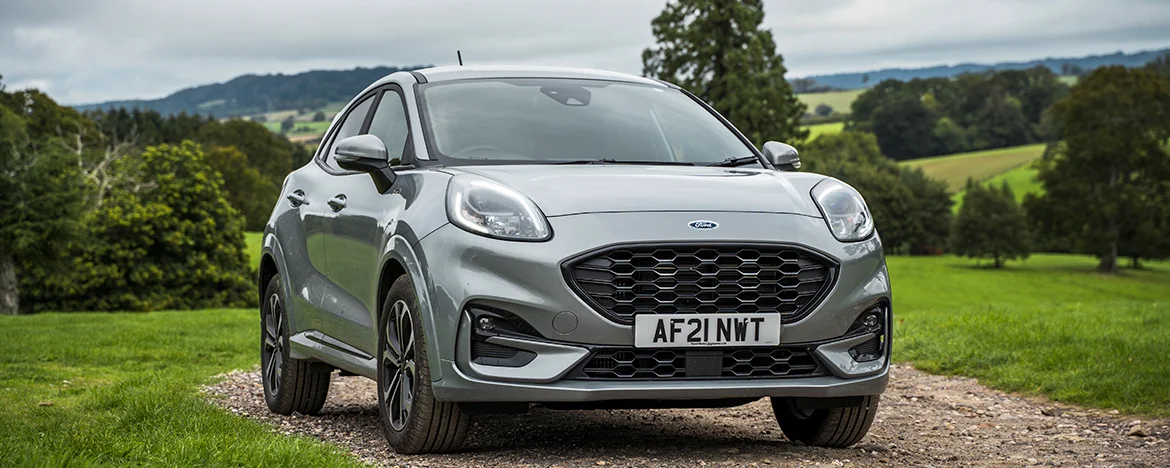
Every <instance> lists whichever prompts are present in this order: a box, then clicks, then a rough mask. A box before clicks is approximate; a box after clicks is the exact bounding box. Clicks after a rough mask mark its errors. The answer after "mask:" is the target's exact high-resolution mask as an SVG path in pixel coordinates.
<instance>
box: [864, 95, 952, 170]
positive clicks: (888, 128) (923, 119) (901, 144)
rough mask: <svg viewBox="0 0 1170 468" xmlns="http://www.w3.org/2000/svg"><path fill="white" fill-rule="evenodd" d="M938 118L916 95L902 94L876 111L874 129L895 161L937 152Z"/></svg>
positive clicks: (880, 141) (882, 145)
mask: <svg viewBox="0 0 1170 468" xmlns="http://www.w3.org/2000/svg"><path fill="white" fill-rule="evenodd" d="M936 120H937V117H936V116H935V114H934V113H933V112H931V111H930V109H928V108H927V107H926V105H925V104H923V102H922V100H921V99H920V98H919V97H917V96H914V95H909V94H907V95H902V96H901V97H899V98H897V99H895V100H892V101H891V102H887V103H885V104H884V105H882V106H881V107H880V108H878V109H877V111H875V112H874V113H873V121H872V124H871V125H872V127H871V128H872V130H873V133H874V136H876V137H877V141H878V145H879V146H880V147H881V149H882V153H884V154H886V155H889V156H890V157H891V158H894V159H895V160H903V159H914V158H921V157H924V156H931V155H934V154H937V152H936V150H935V148H936V145H935V140H934V126H935V121H936Z"/></svg>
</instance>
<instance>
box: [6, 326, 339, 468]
mask: <svg viewBox="0 0 1170 468" xmlns="http://www.w3.org/2000/svg"><path fill="white" fill-rule="evenodd" d="M257 322H258V319H257V314H256V312H255V311H252V310H204V311H190V312H155V313H147V314H129V313H121V314H105V313H72V314H41V315H34V316H23V317H0V333H3V335H4V339H3V340H0V403H2V404H3V406H4V411H0V460H3V462H2V463H0V465H5V466H30V465H31V466H36V465H39V466H67V465H69V466H72V465H118V466H126V465H157V466H194V465H217V466H353V465H356V463H355V462H354V461H353V460H351V459H349V458H348V457H346V456H344V455H342V454H341V453H340V452H338V451H337V450H335V449H334V448H332V447H331V446H328V445H325V444H322V443H320V442H318V441H316V440H313V439H308V438H304V437H287V436H283V435H280V434H278V433H276V432H273V431H272V430H270V429H269V428H268V427H266V426H264V425H262V424H260V423H256V422H253V421H250V420H245V419H243V418H240V417H237V416H234V415H232V414H230V413H226V412H224V411H222V410H220V409H218V408H216V407H214V406H211V405H209V404H207V403H206V402H204V401H203V398H202V397H201V396H199V395H198V394H197V391H196V389H197V387H198V386H199V385H200V384H203V383H205V382H207V381H208V376H211V375H215V374H219V373H222V372H226V371H229V370H232V369H240V368H249V367H252V366H255V365H256V364H257V359H258V357H257V356H258V349H257V348H258V345H257V338H256V335H257V333H256V330H257Z"/></svg>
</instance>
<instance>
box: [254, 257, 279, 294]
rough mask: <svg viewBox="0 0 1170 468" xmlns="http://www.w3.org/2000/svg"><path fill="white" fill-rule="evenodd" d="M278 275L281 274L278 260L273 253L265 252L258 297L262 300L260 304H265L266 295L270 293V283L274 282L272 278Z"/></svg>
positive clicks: (261, 260) (262, 258)
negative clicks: (277, 264) (277, 263)
mask: <svg viewBox="0 0 1170 468" xmlns="http://www.w3.org/2000/svg"><path fill="white" fill-rule="evenodd" d="M278 274H280V269H279V268H278V267H277V266H276V259H275V258H273V256H272V254H271V253H268V252H265V253H264V254H263V255H262V256H261V257H260V272H259V278H260V284H259V288H258V289H259V296H257V297H259V298H260V303H264V293H266V292H268V291H267V289H268V282H270V281H272V278H273V277H274V276H276V275H278Z"/></svg>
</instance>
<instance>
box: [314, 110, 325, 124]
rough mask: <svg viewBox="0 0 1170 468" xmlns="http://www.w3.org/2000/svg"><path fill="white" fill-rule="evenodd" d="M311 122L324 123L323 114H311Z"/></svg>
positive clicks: (321, 112)
mask: <svg viewBox="0 0 1170 468" xmlns="http://www.w3.org/2000/svg"><path fill="white" fill-rule="evenodd" d="M313 121H314V122H324V121H325V112H323V111H317V113H316V114H313Z"/></svg>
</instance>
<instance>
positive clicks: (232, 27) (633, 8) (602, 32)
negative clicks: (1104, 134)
mask: <svg viewBox="0 0 1170 468" xmlns="http://www.w3.org/2000/svg"><path fill="white" fill-rule="evenodd" d="M662 5H663V2H662V1H660V0H594V1H591V2H561V1H549V0H501V1H490V2H489V1H481V0H429V1H426V2H413V1H393V2H391V1H375V0H340V1H335V2H321V1H309V0H284V1H269V0H261V1H248V2H242V1H235V0H231V1H229V0H204V1H187V0H183V1H171V0H168V1H162V2H160V1H151V0H106V1H101V2H95V1H91V0H37V1H20V0H0V73H2V74H4V76H5V82H6V83H8V84H9V85H10V86H16V85H17V84H21V85H29V84H35V85H36V86H38V87H43V88H44V89H46V90H47V92H49V93H50V94H51V95H52V96H54V97H55V98H57V99H59V100H61V101H62V102H65V103H83V102H95V101H102V100H108V99H125V98H151V97H160V96H164V95H166V94H169V93H171V92H173V91H175V90H177V89H180V88H183V87H188V86H194V85H198V84H204V83H209V82H218V81H224V80H227V79H230V78H232V77H234V76H237V75H240V74H244V73H276V72H284V73H293V72H298V71H304V70H309V69H321V68H331V69H342V68H352V67H354V66H374V65H408V64H431V63H433V64H440V65H441V64H453V63H454V62H455V50H457V49H459V50H462V51H463V54H464V59H465V61H466V62H468V63H490V64H498V63H520V64H546V65H568V66H584V67H595V68H604V69H611V70H617V71H623V72H628V73H640V72H641V62H640V53H641V50H642V49H643V48H645V47H647V46H649V45H651V44H652V42H653V37H652V36H651V33H650V24H649V23H650V19H651V18H653V17H654V16H655V15H656V14H657V13H658V12H659V11H660V10H661V9H662ZM765 9H766V14H767V16H766V19H765V27H768V28H770V29H772V31H773V33H774V35H775V37H776V39H777V43H778V50H779V51H780V52H781V53H783V54H784V56H785V61H786V64H787V66H788V68H789V71H790V75H792V76H801V75H809V74H817V73H828V72H839V71H858V70H866V69H873V68H879V67H887V66H906V67H912V66H928V65H936V64H944V63H958V62H995V61H1001V60H1027V59H1032V58H1039V57H1044V56H1069V55H1083V54H1086V53H1105V52H1112V51H1115V50H1119V49H1121V50H1127V51H1132V50H1139V49H1149V48H1158V47H1166V46H1170V2H1163V1H1153V0H1114V1H1110V2H1099V1H1092V0H1033V1H1008V0H993V1H981V2H956V1H942V0H885V1H874V0H830V1H818V2H809V1H804V0H791V1H769V2H766V4H765Z"/></svg>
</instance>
